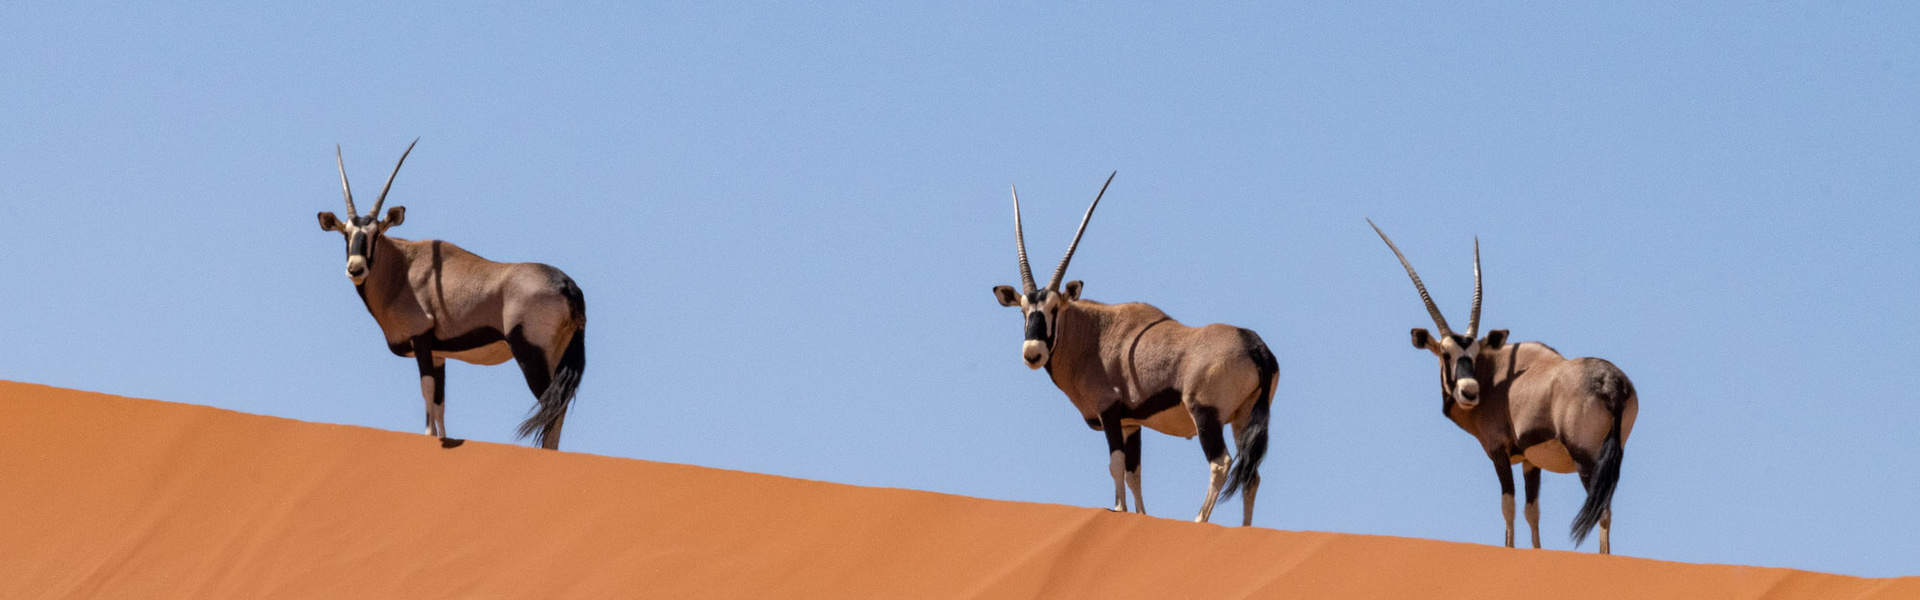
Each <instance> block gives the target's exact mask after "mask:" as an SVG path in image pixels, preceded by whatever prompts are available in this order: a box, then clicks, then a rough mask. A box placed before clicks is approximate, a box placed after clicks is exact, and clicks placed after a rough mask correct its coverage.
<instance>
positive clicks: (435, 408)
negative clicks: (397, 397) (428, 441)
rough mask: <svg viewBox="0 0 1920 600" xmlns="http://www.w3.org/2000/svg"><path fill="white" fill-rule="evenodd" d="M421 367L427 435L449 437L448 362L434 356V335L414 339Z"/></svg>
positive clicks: (417, 362)
mask: <svg viewBox="0 0 1920 600" xmlns="http://www.w3.org/2000/svg"><path fill="white" fill-rule="evenodd" d="M413 358H414V362H415V364H417V365H418V366H419V367H420V398H421V400H422V401H424V402H425V403H426V409H427V410H426V413H427V435H431V436H434V437H447V361H446V359H444V358H441V359H436V358H434V356H433V334H427V335H423V336H419V337H416V338H413Z"/></svg>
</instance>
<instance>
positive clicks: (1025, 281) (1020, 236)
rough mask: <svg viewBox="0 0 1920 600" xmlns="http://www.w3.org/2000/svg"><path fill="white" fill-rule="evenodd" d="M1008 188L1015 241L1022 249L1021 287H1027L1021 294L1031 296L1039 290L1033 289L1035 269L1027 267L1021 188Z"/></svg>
mask: <svg viewBox="0 0 1920 600" xmlns="http://www.w3.org/2000/svg"><path fill="white" fill-rule="evenodd" d="M1007 187H1008V188H1009V189H1012V190H1013V241H1014V243H1015V244H1017V245H1018V246H1019V248H1020V285H1022V286H1025V287H1026V289H1023V290H1021V292H1022V293H1026V294H1031V293H1034V292H1035V291H1037V288H1035V287H1033V268H1032V267H1029V266H1027V234H1026V233H1024V232H1022V231H1020V188H1018V187H1014V186H1011V185H1009V186H1007Z"/></svg>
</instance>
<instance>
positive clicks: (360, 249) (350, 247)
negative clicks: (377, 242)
mask: <svg viewBox="0 0 1920 600" xmlns="http://www.w3.org/2000/svg"><path fill="white" fill-rule="evenodd" d="M366 255H367V234H365V233H362V232H359V231H355V232H353V233H352V234H351V235H349V236H348V237H347V256H350V257H351V256H366Z"/></svg>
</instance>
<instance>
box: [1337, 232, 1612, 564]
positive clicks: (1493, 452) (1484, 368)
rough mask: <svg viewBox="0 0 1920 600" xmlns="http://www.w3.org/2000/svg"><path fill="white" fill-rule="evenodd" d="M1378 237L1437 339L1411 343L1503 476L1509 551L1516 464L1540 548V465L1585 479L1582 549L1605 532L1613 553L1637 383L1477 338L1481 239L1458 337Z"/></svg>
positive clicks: (1531, 348) (1423, 333)
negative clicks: (1432, 359)
mask: <svg viewBox="0 0 1920 600" xmlns="http://www.w3.org/2000/svg"><path fill="white" fill-rule="evenodd" d="M1367 224H1368V225H1370V226H1373V231H1374V233H1378V234H1380V239H1381V241H1384V242H1386V243H1387V247H1388V248H1391V249H1393V255H1394V256H1395V257H1398V258H1399V259H1400V266H1403V267H1406V269H1407V277H1409V278H1412V279H1413V287H1414V289H1416V290H1419V291H1420V301H1421V302H1423V303H1425V304H1426V306H1427V314H1428V315H1431V316H1432V317H1433V325H1434V327H1436V328H1438V329H1439V330H1440V331H1439V335H1438V336H1435V335H1433V334H1429V333H1427V330H1426V329H1422V328H1418V327H1416V328H1414V329H1413V347H1415V348H1419V349H1422V350H1426V351H1428V352H1432V353H1433V355H1434V356H1437V357H1439V359H1440V413H1441V414H1443V415H1446V417H1447V419H1449V420H1451V421H1453V422H1454V424H1456V425H1459V426H1460V428H1461V429H1465V430H1466V431H1467V433H1470V434H1473V437H1474V438H1475V439H1478V440H1480V447H1481V448H1482V449H1483V450H1485V451H1486V453H1487V457H1488V458H1491V459H1492V460H1493V468H1494V471H1496V472H1498V473H1499V475H1500V512H1501V514H1502V515H1504V516H1505V517H1506V520H1507V547H1508V548H1512V547H1513V463H1520V465H1521V467H1520V470H1521V472H1522V473H1524V474H1525V476H1526V483H1527V527H1528V528H1530V529H1532V530H1533V547H1535V548H1539V547H1540V505H1539V504H1538V500H1539V497H1540V469H1546V470H1548V471H1553V472H1555V473H1572V472H1575V471H1578V472H1579V473H1580V482H1581V483H1582V484H1584V485H1585V486H1586V488H1587V501H1586V503H1585V504H1584V505H1582V506H1581V507H1580V512H1579V514H1578V515H1576V516H1575V517H1574V519H1573V532H1572V533H1573V540H1574V545H1576V546H1578V545H1579V544H1580V542H1582V541H1584V540H1585V539H1586V537H1587V534H1588V533H1589V532H1591V531H1593V526H1594V525H1596V524H1598V525H1599V526H1600V553H1601V554H1609V553H1611V550H1612V549H1611V547H1610V544H1609V543H1608V541H1609V540H1608V530H1609V529H1610V528H1611V526H1612V524H1613V508H1612V506H1613V490H1614V486H1615V485H1616V484H1617V483H1619V481H1620V456H1621V451H1622V450H1623V448H1624V447H1625V445H1626V442H1627V434H1629V433H1631V432H1632V431H1633V419H1634V416H1635V415H1636V414H1638V413H1639V412H1640V399H1639V397H1638V396H1636V395H1634V391H1633V382H1632V381H1628V380H1627V375H1626V374H1625V373H1622V372H1620V369H1619V368H1617V367H1614V366H1613V363H1610V362H1607V361H1605V360H1602V359H1598V358H1575V359H1571V360H1569V359H1567V358H1565V357H1562V356H1560V353H1559V352H1557V351H1555V350H1554V349H1553V348H1549V347H1547V345H1546V344H1542V343H1539V342H1516V343H1508V342H1507V330H1505V329H1495V330H1492V331H1488V332H1487V335H1486V337H1484V338H1482V337H1479V332H1480V240H1479V239H1478V238H1475V239H1474V241H1473V312H1472V313H1470V316H1469V317H1468V318H1467V332H1466V333H1465V334H1457V333H1454V332H1453V330H1452V329H1450V328H1448V327H1447V319H1446V318H1445V317H1442V316H1440V308H1439V307H1437V306H1435V305H1434V303H1433V298H1432V297H1431V296H1428V295H1427V286H1426V285H1424V284H1422V283H1420V275H1419V274H1418V273H1415V272H1414V270H1413V264H1412V263H1409V262H1407V257H1406V255H1403V254H1401V253H1400V248H1399V247H1398V246H1394V245H1393V240H1391V239H1388V238H1387V234H1386V232H1383V231H1380V227H1379V226H1378V225H1373V220H1371V219H1368V220H1367Z"/></svg>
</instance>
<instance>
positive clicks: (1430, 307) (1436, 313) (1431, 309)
mask: <svg viewBox="0 0 1920 600" xmlns="http://www.w3.org/2000/svg"><path fill="white" fill-rule="evenodd" d="M1367 225H1368V226H1369V227H1372V228H1373V232H1374V233H1378V234H1380V241H1383V242H1386V243H1387V247H1388V248H1392V249H1393V255H1394V256H1395V257H1398V258H1399V259H1400V266H1402V267H1406V268H1407V277H1410V278H1413V287H1414V288H1415V289H1418V290H1420V301H1421V302H1425V303H1426V304H1427V314H1429V315H1433V326H1434V327H1438V328H1440V335H1442V336H1448V335H1453V329H1452V328H1449V327H1447V318H1446V317H1443V316H1440V307H1438V306H1434V304H1433V297H1432V296H1429V295H1427V286H1426V284H1424V283H1420V274H1419V273H1415V272H1414V271H1413V263H1410V262H1407V255H1405V254H1401V253H1400V247H1399V246H1395V245H1393V240H1391V239H1388V238H1387V232H1385V231H1381V230H1380V226H1379V225H1374V224H1373V219H1367ZM1474 245H1475V247H1478V246H1479V242H1477V241H1476V242H1474ZM1476 252H1477V251H1476ZM1474 265H1475V266H1474V270H1475V272H1478V271H1479V268H1480V267H1479V266H1478V265H1479V260H1478V259H1475V261H1474ZM1479 287H1480V284H1479V277H1478V276H1476V277H1475V278H1474V289H1475V292H1474V307H1475V310H1474V321H1476V322H1478V321H1479V320H1480V319H1479V315H1480V311H1479V308H1478V307H1479V306H1480V301H1479V297H1480V294H1479V291H1478V289H1479Z"/></svg>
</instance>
